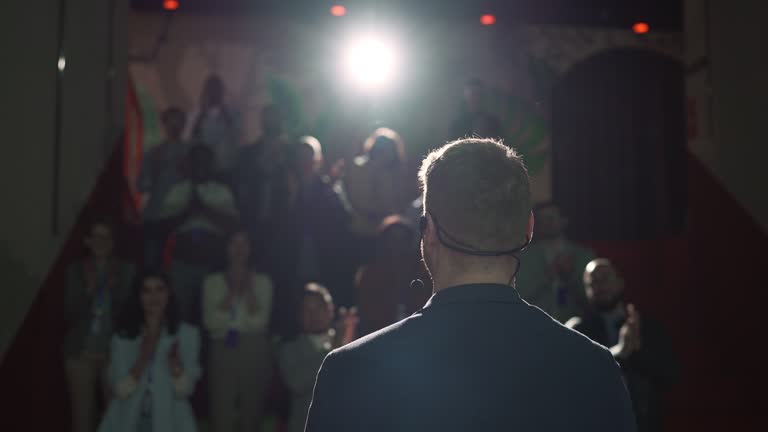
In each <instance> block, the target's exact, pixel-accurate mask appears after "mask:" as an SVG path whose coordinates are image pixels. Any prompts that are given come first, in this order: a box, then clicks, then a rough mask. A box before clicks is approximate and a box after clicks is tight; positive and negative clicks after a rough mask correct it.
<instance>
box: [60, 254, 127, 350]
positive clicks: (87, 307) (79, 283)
mask: <svg viewBox="0 0 768 432" xmlns="http://www.w3.org/2000/svg"><path fill="white" fill-rule="evenodd" d="M111 266H113V267H112V269H113V270H112V273H113V275H112V277H111V283H110V285H109V291H110V293H109V299H110V315H111V319H110V320H108V321H107V322H105V323H104V328H103V333H104V334H105V335H107V337H106V339H105V340H106V341H107V343H106V344H105V345H104V346H103V347H102V349H103V352H99V353H93V354H104V355H106V354H108V353H109V343H108V342H109V335H110V334H111V333H112V329H113V328H114V321H115V319H116V318H117V316H118V315H119V313H120V309H121V307H122V305H123V304H124V303H125V300H126V299H127V298H128V296H129V295H130V293H131V283H132V281H133V276H134V266H133V265H132V264H129V263H126V262H123V261H120V260H118V259H114V260H112V262H111ZM93 301H94V293H93V292H91V291H90V290H89V284H88V280H87V276H86V265H85V262H84V261H78V262H76V263H75V264H73V265H71V266H70V267H69V270H68V272H67V286H66V293H65V298H64V312H65V319H66V325H67V335H66V336H65V339H64V354H65V355H66V356H67V357H75V356H77V355H79V354H81V353H82V351H83V349H84V348H85V342H86V338H87V337H88V333H89V332H90V331H91V322H92V319H93V314H92V307H93Z"/></svg>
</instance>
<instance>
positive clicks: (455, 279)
mask: <svg viewBox="0 0 768 432" xmlns="http://www.w3.org/2000/svg"><path fill="white" fill-rule="evenodd" d="M514 271H515V270H514V269H510V270H509V271H508V272H499V271H496V272H469V273H461V274H457V275H455V276H449V277H445V278H441V277H439V276H434V277H433V282H434V283H433V286H434V288H433V291H434V292H435V293H438V292H440V291H442V290H444V289H446V288H451V287H455V286H459V285H469V284H498V285H509V284H510V279H511V277H512V273H513V272H514Z"/></svg>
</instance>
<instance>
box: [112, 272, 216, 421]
mask: <svg viewBox="0 0 768 432" xmlns="http://www.w3.org/2000/svg"><path fill="white" fill-rule="evenodd" d="M199 350H200V336H199V333H198V330H197V328H195V327H194V326H191V325H189V324H185V323H182V322H181V321H180V320H179V311H178V308H177V306H176V302H175V296H174V294H173V291H172V290H171V287H170V284H169V281H168V278H167V277H166V276H165V275H164V274H163V273H160V272H151V271H150V272H146V273H143V274H142V275H141V276H139V277H138V278H136V281H135V283H134V291H133V293H132V296H131V298H130V299H129V300H128V302H127V303H126V305H125V308H124V309H123V311H122V314H121V316H120V320H119V321H118V327H117V329H116V334H115V335H114V336H113V337H112V349H111V359H110V360H111V362H110V368H109V375H110V382H111V385H112V390H113V396H114V398H113V400H112V402H111V403H110V405H109V408H108V409H107V414H106V415H105V417H104V420H103V421H102V423H101V426H100V427H99V431H100V432H144V431H168V432H194V431H196V430H197V426H196V424H195V417H194V414H193V413H192V408H191V407H190V405H189V401H188V400H187V399H188V398H189V396H191V395H192V392H193V391H194V389H195V384H196V382H197V380H198V378H199V377H200V372H201V371H200V365H199V361H198V357H199Z"/></svg>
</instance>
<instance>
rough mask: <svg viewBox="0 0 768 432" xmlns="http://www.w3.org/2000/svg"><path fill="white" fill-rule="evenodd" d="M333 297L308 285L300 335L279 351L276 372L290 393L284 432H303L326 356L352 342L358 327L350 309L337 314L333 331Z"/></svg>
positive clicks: (320, 289) (319, 288) (325, 291)
mask: <svg viewBox="0 0 768 432" xmlns="http://www.w3.org/2000/svg"><path fill="white" fill-rule="evenodd" d="M333 318H334V305H333V297H331V294H330V292H329V291H328V290H327V289H326V288H325V287H323V286H321V285H318V284H316V283H309V284H307V286H306V287H305V288H304V298H303V302H302V309H301V329H302V330H301V334H300V335H299V336H298V337H297V338H296V339H294V340H292V341H290V342H287V343H285V344H284V345H283V346H282V348H281V349H280V372H281V375H282V377H283V381H284V382H285V383H286V385H287V386H288V389H289V390H290V391H291V418H290V420H289V422H288V432H303V431H304V424H305V423H306V421H307V411H308V410H309V405H310V403H311V402H312V387H313V386H314V384H315V377H316V376H317V371H318V370H319V369H320V365H321V364H322V363H323V359H324V358H325V356H326V355H328V353H329V352H330V351H331V350H332V349H334V348H338V347H340V346H344V345H346V344H348V343H350V342H352V341H353V340H354V339H355V336H356V335H355V333H356V328H357V324H358V318H357V313H356V311H355V310H354V308H353V309H350V310H349V311H347V310H346V309H344V308H341V309H340V310H339V319H338V321H337V326H336V328H335V329H334V328H332V324H333Z"/></svg>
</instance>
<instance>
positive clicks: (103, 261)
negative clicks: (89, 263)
mask: <svg viewBox="0 0 768 432" xmlns="http://www.w3.org/2000/svg"><path fill="white" fill-rule="evenodd" d="M91 260H93V264H94V265H95V266H96V268H97V269H103V268H104V267H106V265H107V263H108V262H109V255H92V256H91Z"/></svg>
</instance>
